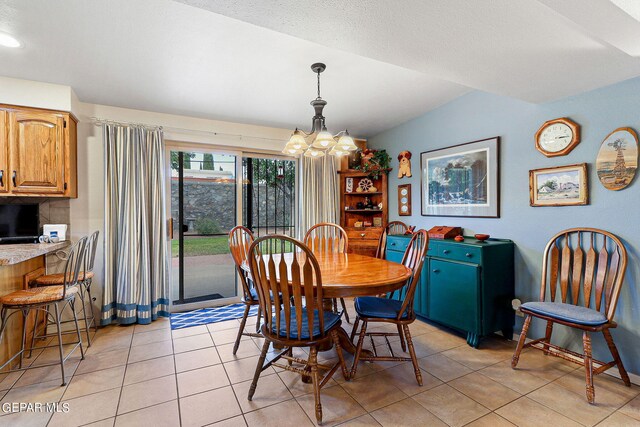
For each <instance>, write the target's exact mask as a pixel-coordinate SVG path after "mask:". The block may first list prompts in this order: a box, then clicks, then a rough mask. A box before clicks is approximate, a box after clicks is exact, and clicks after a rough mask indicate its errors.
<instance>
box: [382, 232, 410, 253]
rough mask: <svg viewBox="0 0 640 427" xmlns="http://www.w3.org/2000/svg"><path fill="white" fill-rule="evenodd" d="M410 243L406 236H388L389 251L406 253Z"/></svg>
mask: <svg viewBox="0 0 640 427" xmlns="http://www.w3.org/2000/svg"><path fill="white" fill-rule="evenodd" d="M410 241H411V238H410V237H406V236H387V250H389V251H396V252H402V253H404V251H405V250H406V249H407V246H409V242H410Z"/></svg>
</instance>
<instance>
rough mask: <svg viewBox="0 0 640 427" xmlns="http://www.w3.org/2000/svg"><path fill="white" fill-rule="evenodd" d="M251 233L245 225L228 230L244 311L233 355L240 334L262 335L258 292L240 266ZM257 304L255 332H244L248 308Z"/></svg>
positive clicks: (244, 260)
mask: <svg viewBox="0 0 640 427" xmlns="http://www.w3.org/2000/svg"><path fill="white" fill-rule="evenodd" d="M254 240H255V239H254V237H253V233H252V232H251V230H249V229H248V228H247V227H243V226H241V225H238V226H237V227H234V228H232V229H231V231H229V251H230V252H231V257H232V258H233V262H234V264H235V265H236V271H237V272H238V276H239V277H240V284H241V285H242V294H243V295H242V302H243V303H244V313H242V320H241V321H240V329H238V335H237V336H236V342H235V344H234V345H233V354H234V355H235V354H236V352H237V351H238V346H239V345H240V340H241V339H242V336H243V335H245V336H250V337H262V335H260V334H259V331H260V318H261V313H260V303H259V302H258V292H257V291H256V289H255V287H254V286H253V281H252V280H251V277H250V276H251V275H250V274H248V273H247V271H246V270H245V269H244V268H242V267H243V264H245V263H246V262H247V254H248V253H249V246H251V244H252V243H253V241H254ZM256 305H257V306H258V314H257V321H256V332H255V333H252V332H245V330H244V328H245V326H246V324H247V317H248V316H249V310H251V307H254V306H256Z"/></svg>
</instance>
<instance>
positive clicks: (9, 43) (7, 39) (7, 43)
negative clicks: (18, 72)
mask: <svg viewBox="0 0 640 427" xmlns="http://www.w3.org/2000/svg"><path fill="white" fill-rule="evenodd" d="M0 46H4V47H20V42H19V41H18V39H16V38H15V37H13V36H11V35H9V34H7V33H0Z"/></svg>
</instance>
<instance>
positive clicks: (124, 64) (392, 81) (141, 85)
mask: <svg viewBox="0 0 640 427" xmlns="http://www.w3.org/2000/svg"><path fill="white" fill-rule="evenodd" d="M616 1H617V2H620V1H622V0H616ZM0 31H5V32H8V33H10V34H13V35H15V36H17V37H18V38H19V39H20V40H21V41H22V42H23V43H24V47H23V48H21V49H14V50H11V49H6V48H0V64H1V65H2V66H1V67H0V75H4V76H8V77H16V78H22V79H30V80H38V81H45V82H51V83H58V84H64V85H69V86H71V87H73V89H74V90H75V91H76V93H77V95H78V97H79V98H80V100H82V101H84V102H91V103H99V104H106V105H114V106H120V107H127V108H136V109H143V110H149V111H158V112H165V113H173V114H184V115H189V116H195V117H205V118H213V119H219V120H230V121H236V122H244V123H252V124H261V125H268V126H276V127H286V128H294V127H302V128H308V127H309V126H310V121H311V120H310V119H311V116H312V115H313V110H312V108H311V107H310V106H309V102H310V101H311V100H312V99H313V98H314V97H315V89H316V88H315V76H314V75H313V73H312V72H311V71H310V69H309V66H310V64H311V63H313V62H317V61H322V62H325V63H326V64H327V65H328V67H327V71H326V72H325V73H324V74H323V75H322V95H323V97H324V98H325V99H326V100H327V101H328V102H329V104H328V106H327V108H326V110H325V114H326V116H327V124H328V126H329V128H330V130H332V131H338V130H340V129H343V128H348V129H349V130H350V131H352V133H354V134H356V135H360V136H371V135H374V134H376V133H378V132H380V131H382V130H384V129H387V128H389V127H392V126H395V125H398V124H400V123H402V122H404V121H406V120H409V119H411V118H412V117H415V116H417V115H420V114H422V113H424V112H426V111H428V110H430V109H433V108H435V107H437V106H439V105H441V104H443V103H446V102H448V101H450V100H452V99H454V98H456V97H458V96H460V95H461V94H463V93H465V92H467V91H469V90H471V89H480V90H485V91H489V92H494V93H499V94H504V95H508V96H512V97H515V98H519V99H522V100H525V101H530V102H544V101H548V100H552V99H557V98H561V97H564V96H568V95H572V94H576V93H579V92H582V91H585V90H589V89H593V88H596V87H600V86H604V85H607V84H611V83H614V82H617V81H621V80H624V79H627V78H630V77H634V76H637V75H640V58H639V57H638V56H637V55H640V52H639V50H640V45H639V44H638V43H637V40H639V39H640V22H638V21H637V20H635V19H632V18H631V17H630V16H629V15H627V14H626V13H625V12H623V11H622V10H621V9H619V8H618V7H616V6H615V5H614V4H613V3H611V2H610V1H608V0H590V2H589V8H584V1H583V0H539V1H534V0H483V1H466V0H447V1H446V2H445V1H441V0H403V1H402V2H389V1H383V0H366V1H365V0H360V1H358V0H350V1H337V0H325V1H323V2H318V1H310V0H277V1H275V0H272V1H270V0H244V1H230V0H226V1H217V0H180V1H171V0H136V1H128V0H109V1H104V0H58V1H50V0H27V1H25V0H3V1H2V2H0Z"/></svg>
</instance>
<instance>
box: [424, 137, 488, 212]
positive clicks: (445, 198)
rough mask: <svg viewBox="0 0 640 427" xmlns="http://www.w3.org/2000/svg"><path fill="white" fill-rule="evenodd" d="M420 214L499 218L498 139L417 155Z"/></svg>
mask: <svg viewBox="0 0 640 427" xmlns="http://www.w3.org/2000/svg"><path fill="white" fill-rule="evenodd" d="M420 170H421V180H422V191H421V200H422V215H425V216H467V217H484V218H498V217H500V188H499V185H500V137H497V136H496V137H494V138H488V139H482V140H479V141H473V142H469V143H466V144H460V145H454V146H452V147H448V148H442V149H439V150H432V151H426V152H424V153H421V154H420Z"/></svg>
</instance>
